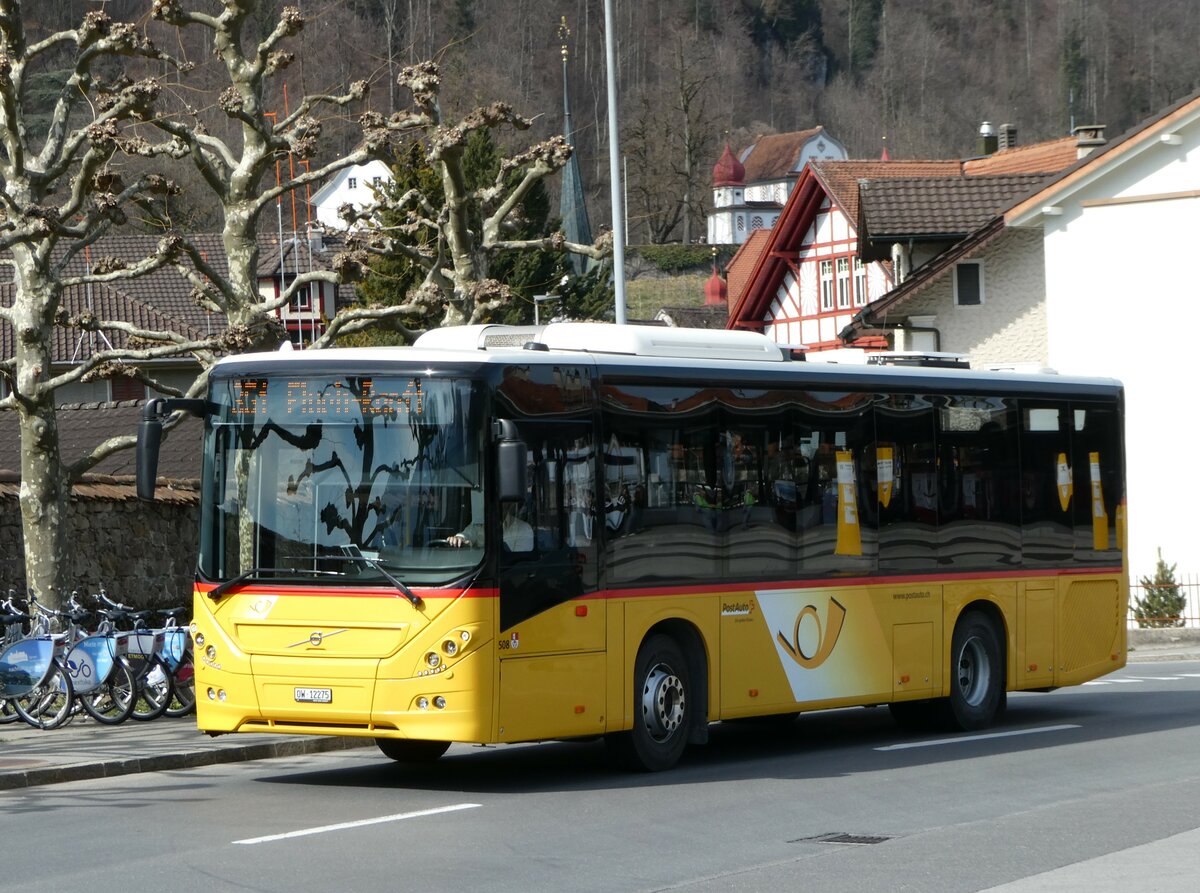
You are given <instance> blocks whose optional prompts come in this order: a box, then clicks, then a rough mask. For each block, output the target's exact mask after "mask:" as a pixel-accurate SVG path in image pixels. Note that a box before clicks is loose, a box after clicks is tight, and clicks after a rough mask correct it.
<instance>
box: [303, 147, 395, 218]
mask: <svg viewBox="0 0 1200 893" xmlns="http://www.w3.org/2000/svg"><path fill="white" fill-rule="evenodd" d="M391 179H392V174H391V171H390V170H388V166H387V165H386V164H384V163H383V162H382V161H377V160H376V161H368V162H367V163H366V164H362V165H356V166H354V167H351V168H347V169H346V170H344V171H341V172H340V173H339V174H338V175H337V176H336V177H335V178H334V179H333V180H332V181H331V182H329V183H326V184H325V186H323V187H321V189H319V190H317V192H316V193H315V194H314V195H313V197H312V202H313V206H314V208H315V213H316V217H317V221H318V222H320V223H322V224H324V225H325V226H327V227H329V228H331V229H345V228H346V224H345V222H344V221H343V220H342V218H340V217H339V216H338V208H340V207H341V206H342V205H355V206H357V207H360V208H361V207H363V206H365V205H367V204H370V203H371V202H372V201H373V200H374V195H373V193H372V192H371V184H372V183H373V182H374V181H376V180H378V181H379V182H382V183H388V182H390V181H391ZM351 181H353V182H354V185H353V186H351V185H350V184H351Z"/></svg>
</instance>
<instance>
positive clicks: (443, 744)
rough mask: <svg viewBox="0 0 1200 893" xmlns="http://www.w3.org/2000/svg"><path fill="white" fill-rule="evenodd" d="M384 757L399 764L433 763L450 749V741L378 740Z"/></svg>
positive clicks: (376, 741)
mask: <svg viewBox="0 0 1200 893" xmlns="http://www.w3.org/2000/svg"><path fill="white" fill-rule="evenodd" d="M375 744H376V745H377V746H378V747H379V749H380V750H381V751H383V755H384V756H385V757H388V758H389V759H393V760H395V761H396V762H397V763H432V762H433V761H434V760H436V759H437V758H438V757H440V756H441V755H442V754H444V753H445V752H446V751H447V750H449V749H450V742H449V741H417V740H414V739H412V738H376V739H375Z"/></svg>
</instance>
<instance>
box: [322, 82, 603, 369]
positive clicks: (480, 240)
mask: <svg viewBox="0 0 1200 893" xmlns="http://www.w3.org/2000/svg"><path fill="white" fill-rule="evenodd" d="M400 83H401V85H402V86H404V87H406V88H407V89H408V90H409V91H410V92H411V93H412V97H413V108H412V109H411V110H409V111H408V112H404V113H399V114H397V115H396V116H393V118H392V119H391V121H390V122H389V126H391V127H392V128H394V129H399V130H402V131H408V132H412V133H414V134H419V135H420V138H421V140H422V142H423V143H424V145H425V146H426V149H427V153H428V160H429V162H430V163H431V164H432V165H433V167H434V169H435V170H437V172H438V174H439V175H440V180H441V188H442V197H441V200H440V201H437V200H436V199H435V198H434V197H433V196H430V195H427V194H425V193H423V192H422V191H421V190H420V189H417V188H413V189H409V190H408V191H407V192H405V193H404V194H403V195H400V196H397V197H395V198H385V199H384V200H383V201H381V202H379V203H377V204H375V205H372V206H369V207H367V208H363V209H361V210H356V209H354V208H352V207H349V206H346V207H343V208H342V214H343V216H344V217H345V218H346V219H347V221H348V222H351V223H354V224H356V225H358V226H359V227H360V229H359V230H358V232H357V234H356V235H355V236H354V237H352V239H351V245H350V247H351V249H352V250H351V252H349V254H350V255H351V258H350V259H351V260H357V261H358V262H360V263H361V265H362V266H364V267H365V265H366V262H367V260H368V259H369V258H370V257H371V256H372V255H375V256H384V257H386V256H401V257H405V258H407V259H408V260H409V261H411V262H412V263H413V264H414V265H416V266H417V267H418V268H420V269H421V270H423V271H424V273H425V278H424V281H423V282H422V284H421V285H420V287H418V288H417V289H416V290H415V291H414V292H413V293H412V294H411V295H409V296H408V297H407V300H405V301H404V302H402V303H400V304H397V305H395V306H390V307H386V308H384V307H376V308H368V309H363V310H360V311H356V312H353V313H347V314H339V315H338V316H337V317H335V318H334V319H333V321H332V322H331V323H330V326H329V329H328V330H327V331H326V333H325V335H324V336H323V337H322V338H320V339H318V341H317V345H318V346H323V345H324V344H327V343H329V342H330V341H332V340H334V339H336V338H338V337H340V336H342V335H348V334H351V333H353V332H356V331H360V330H362V329H363V328H365V327H366V326H368V325H370V324H372V323H374V322H377V321H379V320H381V319H384V320H386V319H387V318H389V317H390V318H391V319H393V320H394V319H395V317H396V315H397V314H398V315H400V316H402V317H404V318H407V319H410V320H416V324H418V325H423V326H433V325H443V326H445V325H459V324H463V323H475V322H480V321H482V320H485V319H489V318H491V317H492V316H493V315H494V314H497V313H498V312H499V311H501V310H502V309H503V308H505V307H506V306H507V305H508V304H509V303H511V301H512V299H513V294H512V292H511V290H510V289H509V288H508V287H507V286H506V285H504V284H502V283H500V282H497V281H496V280H495V279H491V278H489V277H488V272H489V267H490V262H491V259H492V258H493V257H495V256H496V254H497V253H499V252H502V251H509V250H514V249H515V250H539V249H542V250H545V249H551V250H565V251H571V252H574V253H577V254H583V255H586V256H588V257H595V258H601V257H604V256H606V255H607V254H608V253H609V252H610V251H611V244H610V242H611V237H602V238H601V239H600V240H598V241H597V243H596V244H593V245H580V244H577V243H574V242H568V241H567V240H566V238H565V237H564V236H563V235H562V233H554V234H552V235H549V236H545V237H541V238H530V239H521V238H514V237H513V234H514V231H515V229H516V227H517V220H516V212H517V210H518V209H519V207H520V205H521V202H522V201H523V200H524V199H525V197H526V196H527V195H528V194H529V192H530V190H531V189H532V188H533V187H534V185H535V184H537V183H538V182H539V181H541V180H543V179H544V178H545V177H547V176H549V175H550V174H553V173H555V172H556V171H559V170H561V169H562V167H563V166H564V165H565V164H566V163H567V160H568V159H569V158H570V157H571V146H570V144H569V143H568V142H567V141H566V140H565V139H564V138H563V137H562V136H555V137H552V138H550V139H548V140H546V141H544V142H542V143H539V144H537V145H535V146H532V147H530V148H529V149H527V150H525V151H523V152H519V153H517V154H515V155H512V156H509V157H508V158H505V159H503V160H502V161H501V163H500V170H499V172H498V173H497V175H496V178H495V181H494V182H493V183H491V184H489V185H487V186H484V187H482V188H479V189H471V188H470V187H469V186H468V184H467V178H466V176H465V175H464V170H463V155H464V152H465V150H466V148H467V141H468V140H469V138H470V136H471V134H472V133H474V132H475V131H478V130H481V129H488V130H495V129H498V128H501V127H511V128H513V129H515V130H525V129H527V128H528V127H529V126H530V123H531V122H530V121H529V119H528V118H523V117H521V116H520V115H518V114H516V112H514V111H513V109H512V108H511V107H510V106H509V105H508V104H507V103H503V102H493V103H492V104H490V105H488V106H484V107H480V108H476V109H475V110H473V111H471V112H470V113H468V114H467V115H466V116H464V117H463V118H461V119H460V120H458V121H456V122H454V123H452V124H449V123H446V122H445V121H443V119H442V113H441V108H440V105H439V92H440V90H441V77H440V72H439V69H438V66H437V64H436V63H434V62H424V63H422V64H419V65H411V66H408V67H407V68H405V69H404V70H403V71H402V72H401V73H400ZM385 210H386V211H388V212H390V213H389V214H387V215H384V214H383V213H382V212H384V211H385ZM473 218H477V219H478V220H479V221H480V223H479V225H478V226H477V227H472V225H471V220H472V219H473ZM385 219H388V220H398V221H399V222H397V223H394V224H392V225H390V226H386V225H384V224H383V223H382V222H381V221H383V220H385ZM422 231H424V232H432V233H434V236H433V238H430V239H421V240H418V239H417V238H415V234H416V233H418V232H422ZM391 325H392V327H394V328H397V329H399V330H402V331H406V332H407V334H413V332H411V331H408V330H406V329H404V327H403V325H402V324H400V323H396V322H393V323H392V324H391Z"/></svg>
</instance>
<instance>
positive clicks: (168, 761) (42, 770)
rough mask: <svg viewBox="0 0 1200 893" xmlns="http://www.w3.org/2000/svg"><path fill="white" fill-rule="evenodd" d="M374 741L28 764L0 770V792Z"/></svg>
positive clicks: (324, 740) (329, 740)
mask: <svg viewBox="0 0 1200 893" xmlns="http://www.w3.org/2000/svg"><path fill="white" fill-rule="evenodd" d="M374 743H375V742H374V740H373V739H371V738H346V737H336V736H320V737H312V738H297V739H296V740H294V741H266V742H262V743H259V744H244V745H238V746H235V747H219V748H217V747H214V748H211V749H206V750H188V751H177V752H175V753H169V754H161V755H158V756H147V757H130V758H128V759H107V760H101V761H96V762H90V763H88V762H84V763H73V764H71V765H67V766H39V767H31V768H29V769H17V770H8V771H5V772H0V791H2V790H16V789H19V788H32V787H37V786H39V785H46V784H61V783H62V782H68V781H85V780H87V779H92V778H115V777H117V776H119V775H135V774H137V773H140V772H164V771H167V770H170V769H191V768H195V767H197V766H213V765H217V764H219V763H239V762H242V761H244V760H267V759H271V758H273V757H297V756H303V755H305V754H310V753H324V752H326V751H333V750H349V749H350V748H355V747H367V746H368V745H374Z"/></svg>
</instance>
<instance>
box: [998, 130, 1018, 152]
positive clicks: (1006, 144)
mask: <svg viewBox="0 0 1200 893" xmlns="http://www.w3.org/2000/svg"><path fill="white" fill-rule="evenodd" d="M1015 148H1017V125H1016V124H1001V125H1000V151H1001V152H1003V151H1004V150H1005V149H1015Z"/></svg>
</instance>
